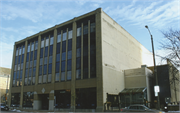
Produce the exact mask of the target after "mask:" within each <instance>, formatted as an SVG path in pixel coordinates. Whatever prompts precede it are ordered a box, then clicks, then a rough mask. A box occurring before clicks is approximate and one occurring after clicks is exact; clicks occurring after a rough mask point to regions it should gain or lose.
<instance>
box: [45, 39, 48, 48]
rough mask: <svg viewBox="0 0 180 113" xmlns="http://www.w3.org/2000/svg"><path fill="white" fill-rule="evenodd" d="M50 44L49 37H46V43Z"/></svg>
mask: <svg viewBox="0 0 180 113" xmlns="http://www.w3.org/2000/svg"><path fill="white" fill-rule="evenodd" d="M48 45H49V37H46V45H45V46H48Z"/></svg>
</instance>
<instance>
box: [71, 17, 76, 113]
mask: <svg viewBox="0 0 180 113" xmlns="http://www.w3.org/2000/svg"><path fill="white" fill-rule="evenodd" d="M72 30H73V35H72V36H73V37H72V77H71V111H72V112H75V108H76V89H75V83H76V18H74V21H73V27H72Z"/></svg>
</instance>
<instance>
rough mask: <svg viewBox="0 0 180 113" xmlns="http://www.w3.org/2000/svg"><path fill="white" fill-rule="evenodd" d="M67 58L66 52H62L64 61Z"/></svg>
mask: <svg viewBox="0 0 180 113" xmlns="http://www.w3.org/2000/svg"><path fill="white" fill-rule="evenodd" d="M64 60H66V52H64V53H62V61H64Z"/></svg>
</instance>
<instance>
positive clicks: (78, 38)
mask: <svg viewBox="0 0 180 113" xmlns="http://www.w3.org/2000/svg"><path fill="white" fill-rule="evenodd" d="M76 47H77V48H80V47H81V37H77V39H76Z"/></svg>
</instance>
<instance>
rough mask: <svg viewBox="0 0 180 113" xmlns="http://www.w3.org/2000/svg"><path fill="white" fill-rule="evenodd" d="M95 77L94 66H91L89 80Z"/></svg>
mask: <svg viewBox="0 0 180 113" xmlns="http://www.w3.org/2000/svg"><path fill="white" fill-rule="evenodd" d="M95 77H96V65H92V66H91V67H90V78H95Z"/></svg>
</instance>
